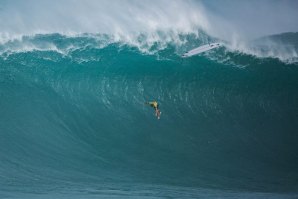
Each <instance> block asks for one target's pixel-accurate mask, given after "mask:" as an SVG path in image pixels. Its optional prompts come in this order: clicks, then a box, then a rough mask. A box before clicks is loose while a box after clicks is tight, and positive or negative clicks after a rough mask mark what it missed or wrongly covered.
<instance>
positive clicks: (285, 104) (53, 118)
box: [0, 34, 298, 199]
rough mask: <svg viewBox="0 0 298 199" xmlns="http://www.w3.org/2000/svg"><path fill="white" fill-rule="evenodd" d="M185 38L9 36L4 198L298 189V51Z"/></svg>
mask: <svg viewBox="0 0 298 199" xmlns="http://www.w3.org/2000/svg"><path fill="white" fill-rule="evenodd" d="M179 38H180V40H181V41H183V42H182V43H179V44H177V43H175V42H174V41H166V42H151V43H150V42H149V43H148V42H147V41H148V38H146V36H145V35H139V37H138V39H137V42H136V43H135V44H134V45H133V44H131V43H125V42H121V41H117V40H115V39H113V38H111V37H110V36H109V35H104V34H102V35H101V34H98V35H96V34H93V35H92V34H81V35H74V36H66V35H62V34H36V35H31V36H22V37H21V38H18V39H14V40H9V41H7V42H2V43H1V45H0V110H1V114H0V147H1V150H0V198H20V199H21V198H22V199H24V198H297V197H298V144H297V142H298V62H297V54H295V53H293V51H291V52H288V51H285V52H282V53H279V52H277V51H274V52H272V53H264V52H268V49H266V48H263V49H261V48H262V46H256V47H254V48H252V49H253V50H254V52H256V53H250V52H252V51H240V50H237V49H231V48H229V47H228V46H229V45H228V44H225V45H223V46H222V47H220V48H218V49H215V50H212V51H209V52H206V53H203V54H201V55H198V56H193V57H190V58H181V55H182V54H183V52H185V51H186V50H190V49H192V48H193V47H196V46H198V45H201V44H206V42H207V41H212V38H210V37H209V36H208V35H206V34H201V35H200V34H199V36H198V35H179ZM297 39H298V38H297ZM214 41H215V40H214ZM279 45H280V44H279ZM282 49H288V47H287V46H285V47H284V48H282ZM260 52H261V53H260ZM291 53H292V54H291ZM264 54H265V55H266V56H265V55H264ZM152 100H157V101H158V102H159V105H160V110H161V112H162V114H161V118H160V120H157V119H156V117H155V115H154V109H153V108H151V107H149V106H146V105H145V104H144V102H146V101H152Z"/></svg>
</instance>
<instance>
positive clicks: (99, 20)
mask: <svg viewBox="0 0 298 199" xmlns="http://www.w3.org/2000/svg"><path fill="white" fill-rule="evenodd" d="M1 7H2V9H1V12H0V26H1V31H0V32H1V35H2V39H5V40H7V39H9V36H17V35H34V34H38V33H42V34H44V33H61V34H65V35H76V34H80V33H106V34H111V35H113V36H115V37H116V38H119V39H125V40H129V39H132V37H134V36H136V35H138V34H140V33H145V34H148V35H152V37H154V36H155V35H156V32H159V31H160V32H172V33H190V32H195V31H197V30H198V28H201V29H204V30H208V29H209V23H208V20H207V18H206V17H205V16H206V15H205V14H204V12H205V11H204V8H203V6H202V5H201V4H199V3H198V2H194V1H182V0H179V1H166V0H150V1H149V0H148V1H137V0H129V1H128V0H127V1H126V0H113V1H107V0H102V1H98V0H86V1H78V0H64V1H59V0H51V1H36V0H26V1H21V0H15V1H6V2H5V3H2V6H1Z"/></svg>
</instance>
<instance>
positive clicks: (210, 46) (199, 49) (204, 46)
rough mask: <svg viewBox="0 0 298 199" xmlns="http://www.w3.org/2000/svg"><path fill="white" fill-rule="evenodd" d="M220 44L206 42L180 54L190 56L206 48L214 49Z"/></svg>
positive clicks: (206, 49)
mask: <svg viewBox="0 0 298 199" xmlns="http://www.w3.org/2000/svg"><path fill="white" fill-rule="evenodd" d="M219 46H220V43H211V44H206V45H203V46H200V47H197V48H195V49H192V50H190V51H187V52H186V53H184V54H183V55H182V57H191V56H194V55H197V54H200V53H203V52H206V51H208V50H211V49H214V48H218V47H219Z"/></svg>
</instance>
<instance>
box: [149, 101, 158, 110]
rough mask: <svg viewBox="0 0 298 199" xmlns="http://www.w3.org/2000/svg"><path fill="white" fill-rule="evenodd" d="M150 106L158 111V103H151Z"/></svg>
mask: <svg viewBox="0 0 298 199" xmlns="http://www.w3.org/2000/svg"><path fill="white" fill-rule="evenodd" d="M148 104H149V105H150V106H152V107H153V108H154V109H155V110H156V109H158V103H157V102H156V101H154V102H149V103H148Z"/></svg>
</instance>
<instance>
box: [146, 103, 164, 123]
mask: <svg viewBox="0 0 298 199" xmlns="http://www.w3.org/2000/svg"><path fill="white" fill-rule="evenodd" d="M145 104H148V105H150V106H151V107H153V108H154V110H155V116H156V117H157V119H160V114H161V112H160V110H159V108H158V107H159V105H158V103H157V101H155V100H154V101H153V102H145Z"/></svg>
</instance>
